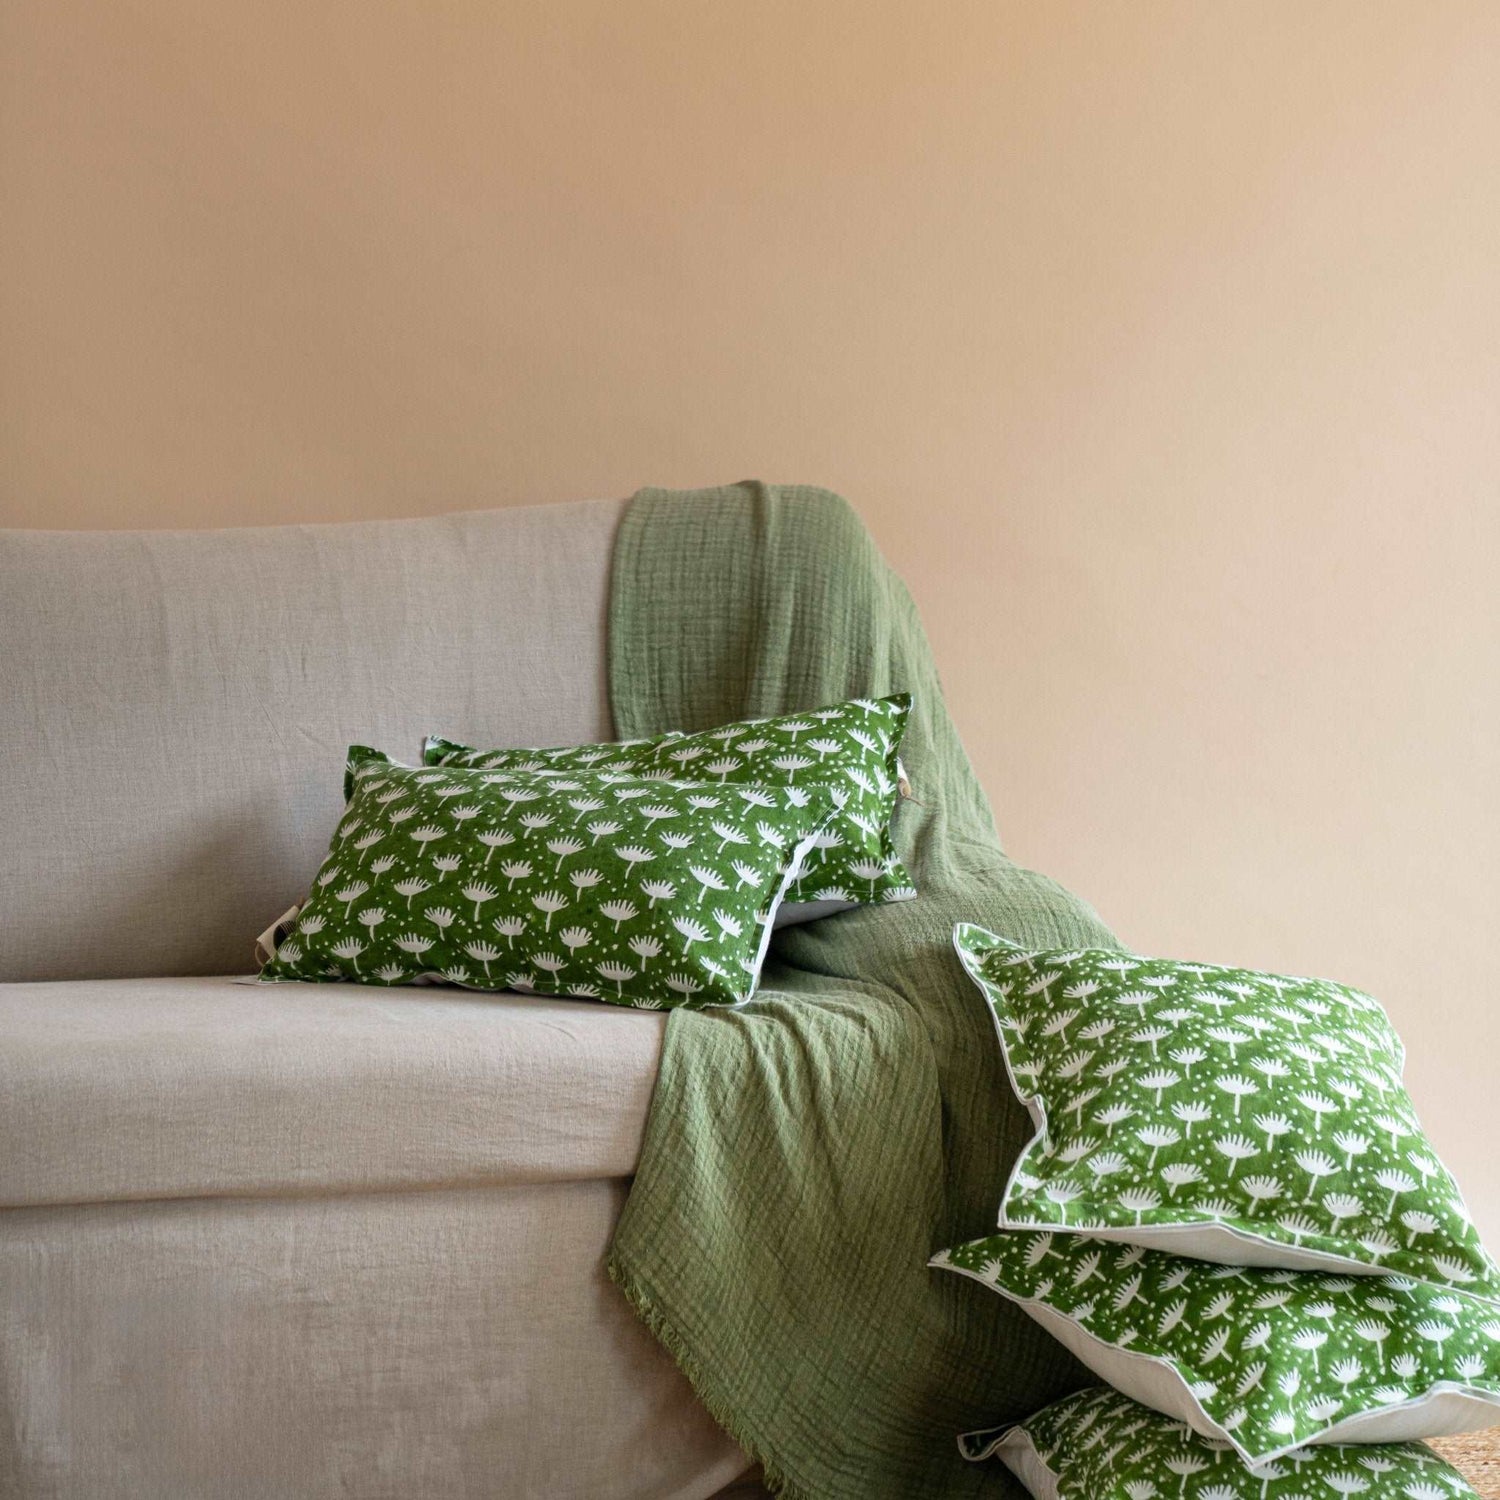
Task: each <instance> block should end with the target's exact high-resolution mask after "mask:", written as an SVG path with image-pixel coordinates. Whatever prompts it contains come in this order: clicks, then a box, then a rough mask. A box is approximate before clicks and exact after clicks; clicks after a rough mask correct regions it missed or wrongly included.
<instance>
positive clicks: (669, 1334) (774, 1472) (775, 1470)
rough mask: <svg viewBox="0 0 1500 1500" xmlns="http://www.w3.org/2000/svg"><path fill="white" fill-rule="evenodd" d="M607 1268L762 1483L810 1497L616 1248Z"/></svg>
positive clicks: (794, 1499)
mask: <svg viewBox="0 0 1500 1500" xmlns="http://www.w3.org/2000/svg"><path fill="white" fill-rule="evenodd" d="M605 1269H606V1270H608V1272H609V1279H610V1280H611V1281H612V1282H614V1284H615V1285H616V1286H617V1287H618V1288H619V1289H620V1292H621V1294H622V1295H623V1296H624V1298H625V1300H626V1301H627V1302H628V1303H629V1304H630V1305H631V1307H632V1308H633V1309H634V1311H635V1315H636V1317H638V1318H639V1319H640V1320H641V1322H643V1323H644V1324H645V1325H646V1327H647V1328H649V1329H650V1330H651V1335H652V1337H653V1338H655V1339H656V1341H657V1342H658V1343H659V1344H660V1345H661V1346H662V1348H664V1349H665V1350H666V1351H667V1353H668V1354H670V1355H671V1356H672V1360H673V1362H674V1363H675V1364H676V1366H677V1368H678V1369H679V1370H681V1371H682V1373H683V1375H684V1376H686V1378H687V1383H688V1384H689V1385H690V1386H692V1388H693V1394H694V1395H695V1396H696V1397H697V1398H698V1399H699V1400H700V1401H701V1402H702V1403H703V1405H704V1406H705V1407H707V1408H708V1414H709V1416H711V1417H712V1418H713V1419H714V1421H715V1422H717V1423H718V1424H719V1426H720V1427H722V1428H723V1429H724V1431H725V1432H727V1433H728V1434H729V1436H730V1437H731V1438H733V1439H734V1441H735V1442H736V1443H738V1444H739V1445H740V1447H741V1448H743V1449H744V1450H745V1453H746V1455H747V1456H748V1458H749V1459H750V1461H751V1463H756V1464H759V1465H760V1467H761V1474H762V1478H761V1483H762V1484H763V1485H764V1486H765V1488H766V1489H768V1490H770V1492H771V1493H772V1494H773V1495H781V1496H783V1497H784V1500H810V1497H809V1496H808V1495H807V1493H806V1491H804V1490H801V1489H799V1488H798V1487H797V1486H796V1485H795V1484H793V1482H792V1481H791V1479H790V1478H788V1476H787V1475H786V1474H785V1473H784V1472H783V1471H782V1469H781V1468H780V1466H779V1465H778V1464H777V1463H776V1461H775V1459H773V1458H772V1457H771V1456H770V1455H769V1454H768V1453H767V1452H766V1451H765V1450H764V1449H763V1448H762V1447H761V1446H760V1444H759V1443H758V1442H756V1440H755V1439H754V1438H753V1437H752V1436H751V1435H750V1434H749V1433H748V1432H746V1431H745V1429H744V1428H743V1427H742V1426H741V1425H740V1422H739V1419H738V1418H737V1417H736V1416H735V1414H734V1413H733V1412H732V1411H731V1410H730V1409H729V1407H728V1406H727V1405H726V1404H725V1403H724V1401H723V1400H722V1399H721V1398H720V1397H719V1396H718V1395H717V1394H716V1393H715V1392H714V1391H713V1390H712V1388H711V1387H710V1386H709V1384H708V1380H707V1377H706V1376H705V1375H704V1373H703V1369H702V1367H701V1366H700V1365H699V1364H698V1361H697V1360H696V1359H695V1358H694V1357H693V1354H692V1352H691V1351H690V1350H689V1349H688V1346H687V1344H686V1343H685V1342H684V1340H683V1338H682V1336H681V1335H680V1334H679V1333H678V1332H677V1330H676V1329H675V1328H674V1327H673V1326H672V1325H671V1323H669V1322H668V1321H667V1320H666V1318H665V1317H663V1316H662V1314H661V1313H660V1312H658V1311H657V1309H656V1306H655V1304H654V1303H653V1302H652V1301H651V1300H650V1298H648V1297H647V1295H646V1293H645V1292H643V1291H642V1290H641V1289H640V1287H638V1286H637V1285H636V1284H635V1282H634V1281H633V1280H632V1279H631V1276H630V1273H629V1272H628V1271H626V1269H625V1268H624V1266H622V1265H621V1264H620V1261H619V1258H618V1257H617V1256H616V1255H615V1254H614V1253H613V1252H611V1253H610V1256H609V1259H608V1260H607V1261H606V1262H605Z"/></svg>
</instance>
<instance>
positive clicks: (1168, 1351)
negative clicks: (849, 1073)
mask: <svg viewBox="0 0 1500 1500" xmlns="http://www.w3.org/2000/svg"><path fill="white" fill-rule="evenodd" d="M932 1264H933V1265H935V1266H940V1267H943V1268H945V1269H948V1270H953V1271H959V1272H962V1273H963V1274H965V1275H967V1276H971V1277H973V1278H974V1279H975V1280H976V1281H979V1282H980V1283H982V1284H983V1285H985V1286H987V1287H991V1288H993V1289H994V1290H995V1291H997V1292H999V1293H1001V1294H1002V1295H1004V1296H1006V1297H1008V1298H1010V1299H1011V1300H1012V1301H1014V1302H1017V1303H1019V1304H1020V1305H1021V1306H1022V1307H1023V1308H1025V1310H1026V1311H1027V1312H1028V1313H1030V1314H1031V1316H1032V1317H1034V1318H1035V1319H1036V1321H1037V1322H1038V1323H1040V1324H1041V1326H1042V1327H1043V1328H1045V1329H1046V1330H1047V1331H1048V1332H1049V1333H1051V1334H1052V1335H1053V1336H1054V1337H1055V1338H1057V1339H1058V1340H1059V1341H1060V1342H1061V1343H1062V1344H1063V1345H1064V1346H1065V1347H1066V1348H1068V1349H1069V1350H1070V1351H1071V1352H1072V1353H1073V1354H1075V1355H1077V1357H1078V1358H1079V1359H1081V1360H1082V1361H1083V1362H1084V1364H1086V1365H1087V1366H1088V1367H1089V1368H1090V1369H1091V1370H1092V1371H1093V1372H1094V1373H1095V1374H1096V1375H1098V1376H1099V1377H1100V1378H1101V1379H1104V1380H1107V1381H1108V1382H1109V1383H1110V1384H1111V1385H1113V1386H1115V1387H1117V1388H1118V1389H1119V1390H1121V1391H1124V1392H1125V1393H1126V1394H1127V1395H1129V1396H1132V1397H1134V1398H1135V1399H1136V1400H1138V1401H1141V1402H1144V1403H1145V1404H1146V1405H1148V1406H1154V1407H1157V1408H1158V1409H1160V1410H1162V1411H1164V1412H1166V1413H1167V1414H1168V1415H1169V1416H1173V1417H1176V1418H1178V1419H1179V1420H1181V1421H1184V1422H1186V1423H1188V1425H1189V1426H1191V1427H1192V1428H1193V1429H1194V1431H1196V1432H1198V1433H1200V1434H1202V1435H1203V1436H1205V1437H1213V1438H1220V1439H1223V1440H1226V1441H1228V1442H1229V1443H1230V1444H1232V1445H1233V1447H1234V1449H1235V1451H1236V1452H1237V1453H1238V1454H1239V1455H1240V1457H1241V1458H1242V1459H1243V1460H1244V1461H1245V1462H1246V1463H1260V1462H1264V1461H1266V1460H1269V1459H1274V1458H1278V1457H1280V1456H1281V1455H1282V1454H1284V1453H1287V1452H1289V1451H1290V1450H1292V1449H1294V1448H1298V1447H1300V1446H1302V1445H1303V1444H1305V1443H1309V1442H1319V1443H1328V1442H1361V1443H1384V1442H1401V1441H1406V1440H1408V1439H1411V1438H1419V1437H1436V1436H1439V1435H1441V1434H1442V1433H1446V1432H1464V1431H1470V1430H1476V1429H1479V1428H1483V1427H1489V1426H1491V1425H1493V1424H1494V1423H1495V1422H1497V1421H1500V1307H1496V1306H1495V1304H1494V1303H1491V1302H1485V1301H1482V1300H1480V1299H1479V1298H1476V1297H1470V1296H1466V1295H1465V1294H1464V1293H1462V1292H1455V1291H1441V1290H1439V1289H1438V1288H1437V1287H1434V1286H1432V1285H1430V1284H1429V1283H1427V1282H1420V1281H1413V1280H1411V1279H1410V1278H1409V1277H1405V1276H1336V1275H1332V1274H1328V1273H1324V1272H1318V1271H1287V1270H1266V1269H1249V1268H1245V1267H1241V1266H1211V1265H1207V1264H1205V1263H1204V1262H1203V1261H1195V1260H1184V1259H1181V1258H1179V1257H1178V1256H1175V1255H1165V1254H1163V1253H1161V1252H1160V1251H1156V1250H1145V1249H1143V1248H1141V1247H1140V1246H1139V1245H1121V1244H1114V1243H1108V1242H1106V1241H1103V1240H1094V1239H1089V1238H1087V1237H1086V1236H1083V1235H1074V1234H1052V1233H1050V1232H1043V1233H1024V1232H1019V1233H1002V1234H997V1235H991V1236H990V1237H989V1238H987V1239H982V1240H975V1241H973V1242H972V1243H970V1244H967V1245H960V1246H958V1247H957V1248H956V1249H953V1250H948V1251H945V1252H944V1253H943V1254H941V1255H938V1256H936V1257H934V1259H933V1261H932Z"/></svg>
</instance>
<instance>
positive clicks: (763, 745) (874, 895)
mask: <svg viewBox="0 0 1500 1500" xmlns="http://www.w3.org/2000/svg"><path fill="white" fill-rule="evenodd" d="M910 714H911V695H910V694H909V693H896V694H893V695H892V696H891V697H889V698H876V699H872V698H854V699H851V700H850V701H849V702H847V703H834V704H831V705H829V707H827V708H819V709H814V710H811V711H810V712H807V713H797V714H780V715H778V716H776V717H775V718H769V719H742V720H739V721H737V722H735V723H733V724H724V725H721V726H719V727H718V728H715V729H706V730H703V731H701V732H700V733H698V734H678V733H672V734H664V735H659V736H657V737H656V738H654V739H647V740H627V741H621V742H618V743H615V744H607V745H569V746H563V747H561V748H558V749H551V750H527V749H498V750H476V749H473V748H472V747H470V746H467V745H460V744H458V743H457V742H455V741H453V740H445V739H438V738H429V739H428V741H427V744H426V751H425V759H426V762H427V764H428V765H441V766H466V767H472V768H475V769H479V770H485V771H520V772H535V773H541V772H547V771H551V772H568V773H576V772H580V771H586V772H589V773H593V774H605V775H623V776H645V777H662V776H666V777H673V778H679V779H685V780H692V781H708V782H711V783H713V784H715V785H719V786H726V785H735V784H738V783H740V782H751V783H758V784H760V785H763V786H798V787H807V786H823V787H825V788H827V790H828V794H829V796H830V797H831V798H832V799H833V802H834V806H835V809H836V816H835V817H834V818H833V819H832V821H831V822H830V823H829V824H828V826H827V827H826V828H824V829H823V831H822V832H821V833H820V834H819V836H818V839H817V841H816V843H815V845H814V847H813V849H812V851H811V852H810V854H809V857H808V859H807V861H806V863H805V866H804V868H803V870H802V872H801V873H800V874H799V875H798V877H797V878H796V880H795V881H794V882H793V884H792V888H791V889H790V890H789V891H788V892H787V899H786V902H785V903H784V905H783V907H782V909H781V912H780V913H779V924H782V925H784V924H786V923H789V922H798V921H808V920H811V919H813V918H816V917H821V916H827V915H829V914H830V913H832V912H835V911H844V910H847V909H848V908H849V907H851V906H855V905H858V904H861V903H865V902H872V901H907V900H910V899H911V898H912V897H913V896H915V895H916V893H917V892H916V888H915V887H914V886H913V885H912V881H911V876H910V875H908V874H907V872H906V870H905V868H904V866H903V865H902V863H901V860H900V857H899V856H898V855H897V853H896V848H895V845H894V843H893V842H892V840H891V814H892V812H893V810H894V808H895V804H896V799H897V796H898V795H899V792H900V788H901V784H902V781H903V777H902V773H901V763H900V759H899V751H900V746H901V738H902V736H903V734H904V733H905V732H906V722H907V719H908V718H909V716H910Z"/></svg>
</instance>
